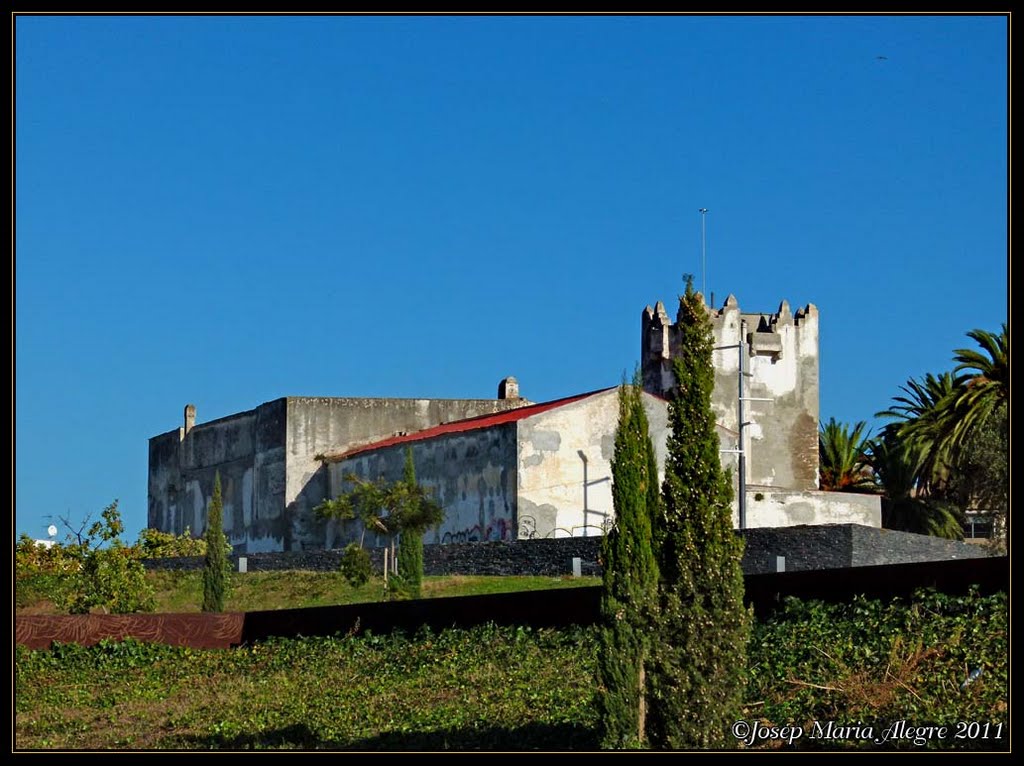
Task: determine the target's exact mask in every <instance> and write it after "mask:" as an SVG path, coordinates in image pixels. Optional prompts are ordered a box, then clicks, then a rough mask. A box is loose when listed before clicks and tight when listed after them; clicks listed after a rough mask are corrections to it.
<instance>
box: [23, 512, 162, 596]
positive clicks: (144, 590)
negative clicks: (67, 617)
mask: <svg viewBox="0 0 1024 766" xmlns="http://www.w3.org/2000/svg"><path fill="white" fill-rule="evenodd" d="M61 521H62V522H63V523H65V524H66V525H67V526H68V527H69V528H72V527H71V525H70V523H69V522H68V521H67V520H65V519H61ZM72 530H73V531H72V535H73V538H69V543H68V544H67V545H53V546H52V547H49V548H44V547H42V546H39V545H36V543H35V541H34V540H32V539H31V538H30V537H29V536H28V535H24V534H23V535H22V536H21V538H20V539H19V541H18V544H17V546H16V548H15V589H16V596H15V603H16V604H17V606H18V607H22V606H25V605H27V604H29V603H32V602H33V601H34V600H38V599H41V598H44V597H45V598H47V599H49V600H50V601H51V602H53V604H54V605H55V606H56V608H57V609H59V610H60V611H64V612H69V613H71V614H87V613H89V612H93V611H95V612H105V613H113V614H127V613H130V612H145V611H150V610H151V609H152V608H153V590H152V588H151V587H150V585H149V583H148V582H147V580H146V571H145V569H144V568H143V566H142V563H141V561H140V558H141V555H140V550H139V548H138V546H127V545H125V544H124V543H123V542H122V541H121V534H122V533H123V532H124V524H123V523H122V522H121V514H120V512H119V511H118V509H117V501H116V500H115V501H114V502H113V503H111V504H110V505H108V506H107V507H106V508H104V509H103V512H102V514H101V516H100V520H99V521H96V522H95V523H93V524H92V525H89V517H86V519H85V521H83V522H82V524H81V525H79V526H78V527H77V528H72ZM71 539H73V542H72V541H71Z"/></svg>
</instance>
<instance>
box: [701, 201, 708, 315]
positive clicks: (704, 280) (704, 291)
mask: <svg viewBox="0 0 1024 766" xmlns="http://www.w3.org/2000/svg"><path fill="white" fill-rule="evenodd" d="M707 214H708V209H707V208H706V207H702V208H701V209H700V291H701V294H702V295H703V296H704V300H705V301H706V300H707V299H708V297H707V296H708V278H707V257H706V255H705V253H706V249H705V238H704V219H705V218H706V217H707Z"/></svg>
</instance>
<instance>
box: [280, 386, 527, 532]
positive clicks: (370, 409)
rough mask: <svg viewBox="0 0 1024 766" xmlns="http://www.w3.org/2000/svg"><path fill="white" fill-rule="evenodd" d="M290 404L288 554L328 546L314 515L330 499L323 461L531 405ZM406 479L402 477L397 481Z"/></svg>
mask: <svg viewBox="0 0 1024 766" xmlns="http://www.w3.org/2000/svg"><path fill="white" fill-rule="evenodd" d="M287 402H288V420H287V435H286V439H287V447H286V449H287V460H288V471H287V478H286V485H285V492H284V502H285V508H286V513H287V516H288V518H289V519H290V522H291V525H292V533H291V534H292V541H293V542H292V543H291V545H290V547H289V546H286V547H285V550H302V549H303V548H319V547H321V546H322V545H323V542H322V539H323V535H324V528H323V524H322V522H320V521H318V520H317V519H315V518H313V515H312V513H311V511H312V509H313V507H314V506H316V505H317V504H318V503H320V502H321V501H322V500H323V499H324V497H326V496H328V495H329V487H328V483H327V472H326V470H325V469H324V467H323V465H322V464H321V462H320V461H319V460H317V459H316V457H317V455H322V454H329V453H332V452H345V451H347V450H350V449H352V448H354V447H357V446H360V445H364V444H369V443H372V442H374V441H379V440H382V439H387V438H389V437H392V436H395V435H397V434H399V433H414V432H416V431H422V430H423V429H426V428H430V427H432V426H436V425H439V424H441V423H452V422H454V421H457V420H465V419H466V418H471V417H477V416H480V415H490V414H493V413H496V412H502V411H504V410H508V409H515V408H516V407H521V406H523V405H525V404H529V403H530V402H529V401H528V400H526V399H362V398H326V397H289V398H288V400H287ZM400 476H401V474H400V473H399V474H398V476H396V477H395V478H400Z"/></svg>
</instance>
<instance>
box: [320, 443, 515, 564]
mask: <svg viewBox="0 0 1024 766" xmlns="http://www.w3.org/2000/svg"><path fill="white" fill-rule="evenodd" d="M406 446H408V447H409V448H410V449H411V450H412V455H413V464H414V465H415V467H416V480H417V482H418V483H419V484H420V485H421V486H423V487H425V488H427V489H429V490H430V491H431V492H432V493H433V496H434V498H435V499H436V500H438V502H440V503H441V507H442V508H444V511H445V519H444V521H443V522H442V523H441V525H440V526H439V527H437V528H436V529H430V530H427V532H426V533H425V534H424V536H423V540H424V542H425V543H451V542H478V541H482V540H512V539H515V538H516V536H517V528H516V427H515V423H505V424H502V425H496V426H491V427H489V428H481V429H477V430H474V431H463V432H459V433H453V434H444V435H441V436H436V437H434V438H432V439H423V440H420V441H413V442H407V443H405V444H396V445H393V446H390V447H383V448H381V449H377V450H373V451H368V452H363V453H360V454H358V455H355V456H353V457H351V458H348V459H345V460H342V461H340V462H336V463H329V464H328V465H327V468H326V471H327V477H328V485H329V496H330V497H336V496H337V495H339V494H341V493H342V492H343V491H347V490H348V489H349V488H350V484H349V483H348V482H347V481H346V477H347V476H348V475H349V474H351V473H354V474H356V475H357V476H359V477H361V478H363V479H370V480H376V479H380V478H383V479H385V480H386V481H397V480H398V479H401V478H402V474H403V470H404V466H405V449H406ZM319 524H320V525H321V528H322V529H323V532H322V534H323V537H322V538H320V540H319V542H320V545H321V547H328V548H331V547H340V546H343V545H345V544H347V543H349V542H354V541H358V540H359V537H360V532H361V529H362V527H361V524H360V523H359V522H358V521H350V522H335V521H325V522H319ZM386 543H387V539H386V538H385V537H383V536H379V535H376V534H369V533H368V534H367V536H366V540H365V542H364V545H366V546H367V547H377V546H383V545H385V544H386Z"/></svg>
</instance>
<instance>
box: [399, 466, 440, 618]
mask: <svg viewBox="0 0 1024 766" xmlns="http://www.w3.org/2000/svg"><path fill="white" fill-rule="evenodd" d="M402 481H404V482H405V483H406V485H407V486H410V487H415V486H416V467H415V465H414V464H413V461H412V448H411V447H406V448H405V470H404V473H403V475H402ZM412 502H414V503H415V502H416V500H415V497H414V498H413V500H412ZM413 510H414V511H418V509H413ZM410 518H411V519H415V520H416V523H410V522H406V524H405V525H404V526H403V528H402V532H401V537H400V538H399V540H398V578H397V582H396V583H395V585H396V586H397V587H396V588H395V590H396V591H400V592H401V594H402V596H403V597H406V598H419V597H420V588H421V587H422V585H423V533H424V532H425V531H426V530H427V527H426V526H421V525H422V524H424V523H425V522H426V521H427V519H425V518H424V517H423V515H422V514H420V513H418V512H414V513H411V514H410ZM440 520H441V519H440V518H439V519H438V523H439V522H440Z"/></svg>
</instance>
